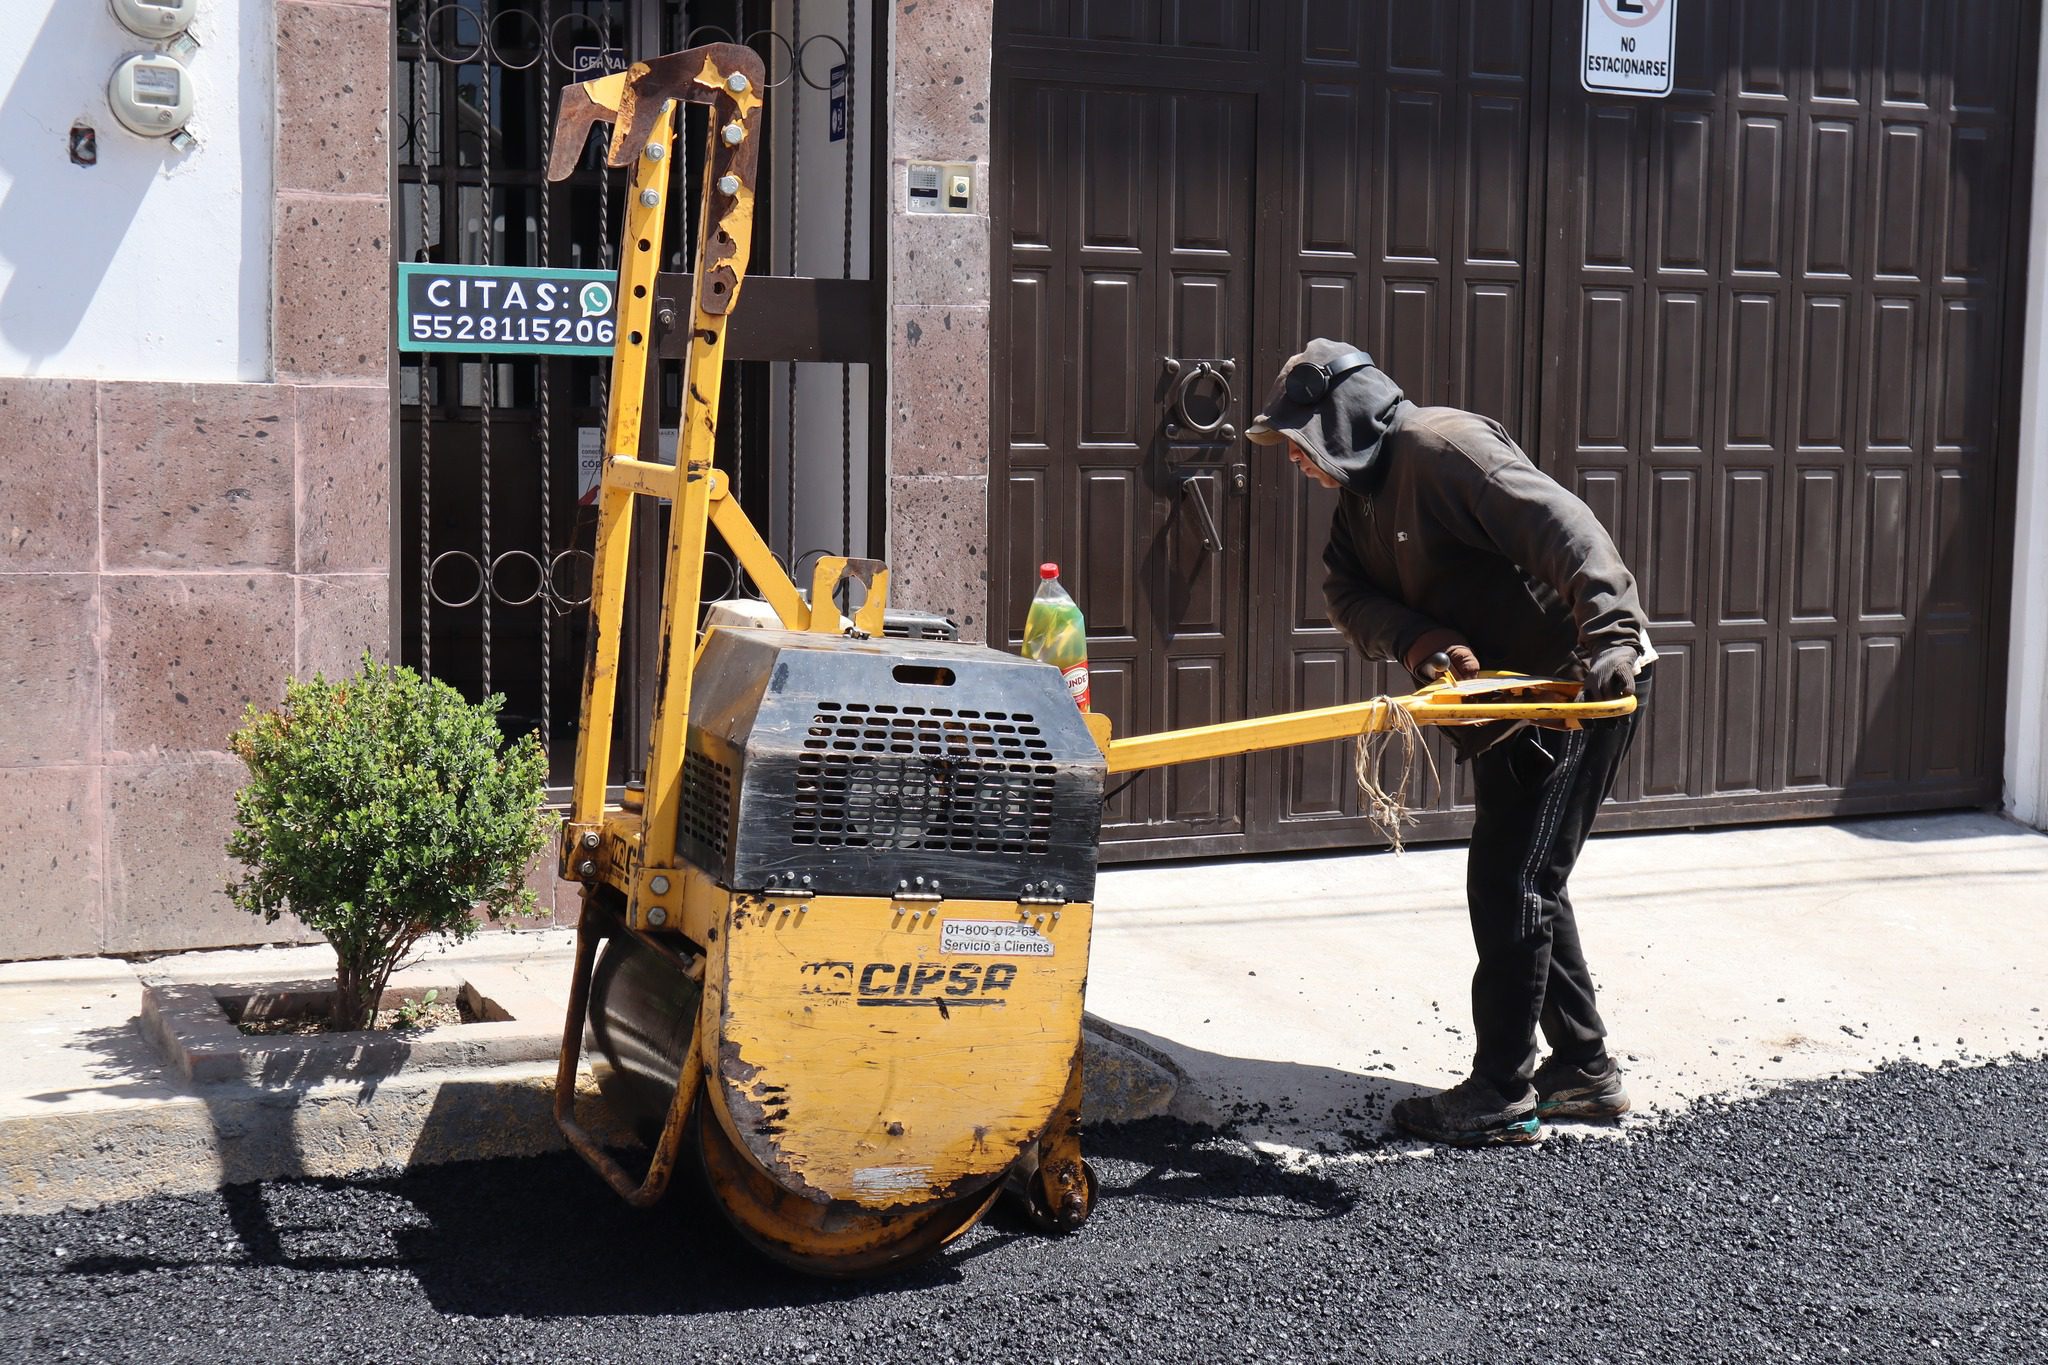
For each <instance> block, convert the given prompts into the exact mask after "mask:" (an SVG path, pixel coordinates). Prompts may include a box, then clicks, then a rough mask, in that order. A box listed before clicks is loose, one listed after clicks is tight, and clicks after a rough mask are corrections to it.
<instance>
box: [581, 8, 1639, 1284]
mask: <svg viewBox="0 0 2048 1365" xmlns="http://www.w3.org/2000/svg"><path fill="white" fill-rule="evenodd" d="M763 93H764V81H763V71H762V63H761V59H760V58H759V57H758V56H757V55H756V54H755V53H753V52H751V51H750V50H748V49H747V48H745V47H741V46H737V45H732V44H716V45H712V46H707V47H698V48H692V49H690V50H689V51H686V52H678V53H674V54H671V55H668V56H664V57H658V58H655V59H653V60H651V61H647V62H642V63H638V64H636V65H634V66H633V67H631V68H630V69H629V70H627V71H625V72H623V73H620V74H616V75H611V76H607V77H604V78H602V79H599V80H594V81H589V82H585V83H583V84H581V85H576V86H571V87H569V88H568V89H566V90H565V91H564V92H563V97H562V107H561V114H560V118H559V120H558V125H557V126H558V133H557V138H556V145H555V146H554V148H553V149H552V153H551V164H550V168H549V174H550V175H551V176H553V177H555V178H557V179H560V178H561V177H562V176H564V175H566V174H568V172H569V171H570V170H571V169H573V168H574V165H575V163H576V161H577V160H578V159H579V158H580V156H581V155H582V151H583V146H584V142H585V138H586V136H587V133H588V130H589V128H590V126H591V125H592V124H594V123H598V122H609V123H611V124H612V132H611V142H610V154H609V160H610V164H611V165H613V166H616V167H628V166H630V167H631V168H632V171H633V175H632V192H631V194H630V195H629V197H628V198H627V201H626V210H625V231H624V234H623V236H622V239H621V241H622V246H623V252H622V255H623V258H624V259H623V263H622V266H621V270H620V278H619V300H620V317H619V323H618V333H617V345H616V349H615V351H614V354H613V360H612V374H611V384H610V398H609V404H610V407H609V412H608V418H607V426H606V433H605V446H604V465H603V476H602V484H601V492H600V495H599V518H598V526H597V543H596V549H595V564H594V567H593V569H592V584H591V599H590V611H591V620H590V650H589V657H588V660H587V665H586V675H585V679H584V693H583V711H582V728H581V733H580V743H579V747H578V750H577V754H576V766H575V779H574V782H575V785H574V794H573V797H572V805H571V809H570V813H569V819H568V821H567V822H566V824H565V826H564V834H563V842H562V865H561V867H562V875H563V876H564V877H567V878H570V879H573V880H576V881H579V882H581V883H582V885H583V888H584V892H583V910H582V919H581V922H580V925H579V927H578V929H577V951H576V965H575V980H574V982H573V984H572V989H571V993H570V1003H569V1013H568V1020H567V1023H566V1025H565V1027H564V1030H563V1035H562V1052H561V1060H560V1068H559V1071H558V1074H557V1080H556V1097H555V1114H556V1119H557V1121H558V1122H559V1123H560V1125H561V1128H562V1131H563V1133H564V1134H565V1136H566V1137H567V1138H568V1140H569V1142H570V1144H571V1145H572V1146H573V1147H574V1148H575V1149H576V1150H577V1151H578V1152H579V1153H581V1154H582V1155H583V1157H584V1158H585V1159H586V1160H588V1161H589V1162H590V1164H591V1165H592V1166H594V1167H595V1168H596V1169H597V1170H598V1171H599V1172H600V1173H601V1174H602V1175H603V1176H604V1177H605V1179H606V1180H607V1181H609V1182H610V1184H611V1185H612V1186H613V1188H614V1189H616V1190H617V1191H618V1192H619V1194H620V1195H622V1196H623V1197H625V1198H626V1199H627V1200H629V1201H630V1202H632V1203H634V1204H638V1205H648V1204H652V1203H654V1202H655V1201H656V1200H658V1199H660V1198H661V1197H662V1195H663V1193H664V1191H665V1190H666V1189H667V1187H668V1184H669V1181H670V1178H671V1176H672V1175H673V1173H674V1172H675V1169H676V1166H677V1163H678V1162H679V1161H685V1160H687V1161H688V1162H690V1163H691V1164H693V1165H695V1166H697V1167H699V1168H700V1169H701V1173H702V1175H703V1177H704V1180H705V1183H706V1185H707V1187H708V1190H709V1192H710V1195H711V1197H712V1199H713V1200H714V1201H715V1202H716V1203H717V1204H718V1205H719V1206H720V1207H721V1208H722V1209H723V1210H724V1211H725V1212H726V1214H727V1215H729V1216H730V1218H731V1220H732V1222H733V1224H734V1225H735V1226H736V1227H737V1228H738V1229H739V1231H740V1233H741V1234H742V1235H743V1236H745V1237H746V1238H747V1239H748V1240H749V1241H751V1242H752V1243H753V1244H755V1245H756V1246H758V1247H760V1248H761V1249H762V1250H763V1251H765V1252H767V1253H768V1254H769V1255H771V1256H773V1257H776V1258H778V1259H780V1260H782V1261H785V1262H787V1263H789V1264H791V1265H793V1266H796V1267H798V1268H801V1269H803V1270H807V1271H811V1272H816V1273H821V1274H826V1275H862V1274H871V1273H875V1272H878V1271H882V1270H885V1269H888V1268H889V1267H892V1266H896V1265H901V1264H904V1263H906V1262H909V1261H911V1260H914V1259H916V1258H918V1257H921V1256H924V1255H927V1254H929V1253H931V1252H932V1251H934V1250H936V1249H937V1248H939V1247H941V1246H943V1245H944V1244H945V1243H946V1242H947V1241H949V1240H951V1239H952V1238H954V1237H957V1236H958V1235H960V1234H961V1233H962V1232H964V1231H966V1230H967V1229H968V1228H970V1227H972V1226H973V1225H974V1223H975V1221H976V1220H977V1219H979V1218H980V1217H981V1216H982V1214H983V1212H984V1211H986V1210H987V1208H988V1207H989V1205H990V1204H991V1203H992V1202H993V1201H994V1200H995V1198H996V1197H997V1196H998V1195H999V1194H1000V1193H1002V1192H1003V1191H1005V1190H1008V1191H1010V1192H1011V1193H1012V1194H1013V1195H1014V1196H1016V1197H1017V1198H1018V1199H1019V1200H1020V1201H1021V1203H1022V1205H1023V1207H1024V1208H1025V1209H1026V1210H1027V1211H1028V1212H1029V1213H1030V1214H1031V1215H1032V1216H1033V1217H1034V1218H1035V1219H1036V1220H1037V1221H1038V1222H1039V1223H1040V1224H1041V1225H1042V1226H1044V1227H1046V1228H1048V1229H1050V1230H1055V1231H1063V1230H1069V1229H1072V1228H1075V1227H1077V1226H1079V1225H1080V1224H1081V1223H1082V1222H1083V1221H1084V1220H1085V1219H1086V1218H1087V1217H1088V1215H1089V1211H1090V1209H1091V1207H1092V1205H1093V1203H1094V1199H1095V1182H1094V1177H1093V1175H1092V1174H1091V1172H1090V1171H1089V1169H1088V1166H1087V1163H1086V1162H1085V1161H1084V1160H1083V1159H1082V1155H1081V1147H1080V1141H1079V1132H1078V1125H1079V1117H1080V1107H1081V1064H1082V1055H1081V1053H1082V1048H1081V1011H1082V993H1083V989H1084V987H1085V985H1086V982H1087V975H1088V948H1089V935H1090V931H1091V928H1092V925H1093V920H1094V913H1095V906H1094V900H1095V865H1096V852H1097V844H1098V839H1099V836H1100V829H1101V815H1102V800H1103V786H1104V781H1105V778H1106V777H1107V776H1108V775H1110V774H1113V773H1119V772H1127V771H1135V770H1138V769H1142V768H1148V767H1155V766H1159V765H1162V764H1169V763H1179V762H1187V761H1192V760H1198V759H1205V758H1214V757H1219V756H1223V755H1228V754H1239V753H1245V752H1249V751H1251V750H1254V749H1267V748H1276V747H1280V746H1283V745H1290V744H1303V743H1310V742H1313V741H1319V740H1329V739H1335V738H1342V737H1346V736H1354V735H1360V734H1365V733H1368V732H1373V731H1383V730H1387V729H1390V728H1393V727H1394V726H1395V725H1396V724H1397V723H1399V724H1401V725H1403V726H1406V724H1407V720H1413V721H1415V722H1417V723H1420V724H1465V723H1477V722H1483V721H1491V720H1500V719H1517V720H1533V721H1537V722H1539V723H1549V724H1558V725H1574V724H1577V723H1578V722H1579V721H1581V720H1585V719H1594V718H1600V717H1606V716H1613V715H1617V714H1622V713H1625V712H1626V711H1627V710H1628V709H1630V708H1631V707H1633V705H1634V700H1633V698H1629V699H1625V700H1624V701H1621V702H1611V703H1575V702H1572V701H1571V700H1570V699H1571V698H1572V697H1573V696H1575V695H1576V693H1577V685H1576V684H1575V683H1570V682H1559V681H1556V680H1543V679H1526V678H1523V679H1512V678H1501V679H1497V680H1494V681H1492V682H1490V683H1486V684H1484V685H1482V686H1480V687H1477V688H1475V687H1474V685H1473V684H1471V683H1466V684H1462V685H1460V686H1458V687H1443V688H1428V689H1424V690H1423V691H1421V692H1419V693H1416V694H1414V695H1411V696H1405V697H1394V698H1379V699H1376V700H1374V701H1370V702H1363V703H1360V704H1357V705H1352V706H1339V707H1331V708H1326V709H1324V710H1320V711H1310V712H1300V713H1296V714H1293V715H1285V716H1276V717H1269V718H1265V719H1260V720H1248V721H1239V722H1233V723H1230V724H1225V725H1218V726H1210V727H1206V728H1203V729H1197V730H1185V731H1178V732H1174V733H1169V734H1157V735H1147V736H1141V737H1137V738H1126V739H1118V740H1112V739H1111V737H1110V734H1109V726H1108V724H1107V722H1106V719H1105V718H1104V717H1102V716H1099V715H1084V714H1083V713H1082V712H1081V711H1080V710H1079V709H1077V707H1076V706H1075V704H1074V701H1073V699H1072V698H1071V696H1070V694H1069V692H1068V690H1067V686H1066V683H1065V681H1064V680H1063V679H1062V677H1061V676H1060V673H1059V671H1058V670H1056V669H1054V668H1052V667H1051V666H1049V665H1046V664H1042V663H1037V662H1033V661H1029V660H1025V659H1020V658H1017V657H1015V656H1012V655H1009V654H1005V653H1003V652H1001V651H998V650H995V649H991V648H985V647H983V646H979V645H966V644H960V643H957V642H956V641H952V640H947V639H933V638H920V637H923V636H928V635H930V634H931V633H932V631H931V629H930V618H924V619H922V620H920V619H918V618H915V617H912V616H911V615H910V614H907V613H902V614H899V613H892V612H891V611H890V610H889V609H888V607H887V594H888V579H889V573H888V569H887V568H886V567H884V566H883V565H882V564H880V563H878V562H875V561H872V560H858V559H846V558H837V557H828V558H825V559H822V560H821V561H820V562H819V563H818V564H817V565H816V570H815V573H814V575H813V577H812V580H811V582H810V584H809V592H808V595H806V594H804V593H803V592H800V591H799V590H798V588H797V587H796V585H795V584H794V583H793V582H792V581H791V579H790V577H789V575H788V574H787V573H785V571H784V570H783V568H782V567H781V565H780V563H779V562H778V561H777V559H776V558H775V556H774V555H773V554H772V553H771V552H770V551H769V549H768V547H767V545H766V544H765V543H764V542H763V541H762V539H761V537H760V535H759V534H758V533H757V532H756V530H755V529H754V527H753V526H752V525H751V524H750V523H749V522H748V520H747V517H746V515H745V513H744V512H743V511H742V510H741V508H740V505H739V503H738V502H737V501H736V500H735V499H734V497H733V496H732V494H731V489H730V487H729V486H728V484H727V482H726V478H725V475H724V474H723V473H722V472H721V471H719V470H718V469H717V468H715V467H714V465H713V459H712V456H713V438H714V435H715V432H716V423H717V417H718V403H719V381H720V378H721V376H722V374H723V371H724V361H725V338H726V327H727V323H728V321H729V319H730V318H731V316H732V311H733V309H734V308H735V307H736V306H737V305H738V303H739V299H740V294H741V284H742V281H743V280H744V278H745V275H746V267H747V258H748V248H749V246H750V244H751V243H752V241H753V236H754V231H753V208H754V192H755V175H756V167H757V163H758V157H757V150H758V143H759V138H760V134H761V128H762V122H761V109H762V96H763ZM689 103H695V104H703V105H709V106H710V118H709V122H708V139H707V148H706V152H705V175H704V181H703V185H702V201H701V213H700V214H699V215H698V217H697V223H698V225H699V235H698V240H697V243H696V252H695V256H694V261H695V273H694V275H693V276H692V277H691V285H690V288H691V293H692V297H691V298H690V299H689V300H688V303H687V308H686V309H685V308H682V307H678V309H677V311H678V313H679V314H685V313H686V315H687V316H686V325H687V326H688V328H689V336H690V344H689V352H688V358H687V360H686V361H685V362H684V371H685V373H684V383H683V393H684V395H685V398H684V403H683V411H682V419H681V430H680V435H679V440H678V446H677V452H676V462H675V464H673V465H669V464H665V463H660V462H657V461H650V460H643V459H640V458H636V455H635V452H638V451H639V450H640V428H641V422H642V401H643V394H644V392H645V389H646V384H645V380H646V375H647V365H648V357H649V353H650V351H651V349H652V344H653V321H654V316H655V313H654V309H655V304H656V299H655V292H654V291H655V287H656V273H657V264H658V262H659V261H660V259H661V255H662V228H663V222H664V219H665V217H666V211H667V200H668V197H669V188H670V184H671V176H672V169H671V168H672V167H674V165H675V163H676V158H675V156H674V155H673V154H672V153H673V152H674V150H675V147H674V144H675V138H676V130H677V126H678V122H679V118H680V111H681V106H682V105H684V104H689ZM677 325H685V319H683V318H680V317H679V319H678V324H677ZM636 497H656V498H665V499H669V500H670V501H671V504H672V512H671V515H670V517H669V521H668V544H667V547H666V557H665V567H664V572H663V582H662V584H661V607H660V623H661V624H660V634H659V640H660V646H659V669H658V678H657V681H656V683H655V686H654V697H653V716H652V732H651V739H650V743H649V752H648V755H647V759H646V765H645V781H644V784H639V783H634V784H628V785H627V786H626V787H625V788H624V791H623V799H622V800H620V801H619V803H618V804H617V805H608V804H607V802H606V777H607V772H608V769H609V765H610V761H611V737H612V730H613V723H614V719H615V715H614V706H615V700H616V693H617V687H616V684H617V680H618V667H619V635H620V628H621V624H622V620H623V616H624V600H625V596H624V595H625V586H626V585H625V571H626V565H627V558H628V557H627V549H628V535H629V528H630V526H631V523H632V517H631V516H630V512H631V508H632V504H633V499H634V498H636ZM714 529H715V530H716V531H717V532H718V534H719V536H720V537H721V538H722V539H723V541H724V543H725V545H726V547H727V548H728V549H729V550H730V551H731V553H732V555H733V557H734V559H735V560H736V561H737V562H738V564H739V567H740V569H741V570H742V572H743V573H744V574H745V576H746V579H747V580H749V581H751V583H753V584H754V585H755V586H756V588H757V589H758V592H759V594H760V598H761V603H760V604H758V605H757V606H756V608H755V610H754V611H753V612H752V614H751V615H750V614H749V613H748V612H746V611H737V612H736V611H734V610H733V609H732V608H731V607H730V606H729V605H721V606H719V607H718V608H716V609H714V610H713V611H712V612H711V613H710V614H709V615H708V616H707V615H706V614H705V604H704V602H703V601H702V592H701V587H702V577H703V566H704V558H705V553H706V549H707V544H706V541H707V537H708V535H709V533H710V531H712V530H714ZM856 584H857V585H858V586H859V587H860V589H861V590H862V591H861V592H860V593H859V594H856V593H855V592H854V585H856ZM842 585H843V586H844V587H845V595H846V598H847V610H848V611H850V613H851V615H850V617H849V616H848V615H846V614H842V608H841V606H840V604H839V602H838V600H837V599H838V597H839V594H840V590H841V588H842ZM1404 717H1405V718H1406V719H1403V718H1404ZM1407 728H1409V729H1410V731H1411V732H1412V727H1407ZM586 1035H587V1036H588V1038H589V1039H590V1042H591V1045H592V1046H593V1048H594V1050H595V1051H596V1053H597V1054H598V1055H599V1059H600V1064H598V1065H596V1066H595V1067H594V1070H595V1071H596V1072H597V1074H598V1078H599V1083H600V1086H601V1087H602V1089H603V1091H604V1093H605V1096H606V1098H607V1100H608V1101H609V1103H610V1104H611V1106H612V1107H613V1108H614V1109H615V1110H616V1111H618V1112H619V1113H620V1114H622V1115H623V1116H624V1117H625V1118H626V1119H627V1120H628V1121H630V1122H634V1123H637V1124H638V1125H639V1127H640V1129H641V1132H642V1136H643V1137H644V1139H645V1141H646V1144H647V1147H648V1149H649V1152H650V1157H649V1159H648V1161H647V1164H646V1166H645V1169H644V1171H643V1172H641V1173H640V1174H637V1175H636V1174H633V1173H630V1172H629V1171H628V1170H627V1169H626V1168H625V1166H624V1165H622V1164H621V1162H620V1160H619V1159H618V1158H616V1157H615V1156H614V1155H612V1153H611V1152H610V1151H608V1150H607V1149H606V1148H605V1147H604V1146H602V1145H601V1144H600V1143H599V1142H597V1141H596V1140H595V1139H594V1138H593V1137H592V1136H591V1134H590V1133H589V1132H587V1131H586V1130H585V1129H584V1128H583V1127H582V1126H581V1125H580V1124H579V1123H578V1121H577V1118H576V1114H575V1107H574V1102H575V1097H576V1081H577V1072H578V1067H579V1063H580V1058H581V1054H582V1051H583V1048H584V1045H585V1039H586ZM635 1164H637V1162H636V1163H635Z"/></svg>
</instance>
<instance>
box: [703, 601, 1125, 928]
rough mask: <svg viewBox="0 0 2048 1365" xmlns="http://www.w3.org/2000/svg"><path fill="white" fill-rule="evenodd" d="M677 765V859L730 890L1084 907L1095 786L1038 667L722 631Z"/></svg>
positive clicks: (1072, 726) (1056, 691)
mask: <svg viewBox="0 0 2048 1365" xmlns="http://www.w3.org/2000/svg"><path fill="white" fill-rule="evenodd" d="M686 750H687V752H686V754H685V758H684V764H683V797H682V819H681V828H680V829H679V830H678V839H679V845H680V847H681V848H682V849H683V851H684V853H685V855H686V856H687V857H689V858H690V860H691V861H692V862H695V863H696V864H697V865H698V866H700V867H702V868H704V869H706V870H707V871H710V872H711V873H712V874H713V875H714V876H715V877H716V878H717V880H718V881H719V882H720V884H722V885H723V886H725V887H727V888H728V889H730V890H735V891H761V890H765V889H768V888H769V887H770V886H771V885H775V886H786V885H799V886H801V885H805V882H804V879H806V878H808V879H809V881H808V889H810V890H811V891H814V892H816V893H819V894H827V895H856V896H890V895H895V894H898V892H899V891H901V890H903V889H905V888H908V889H911V890H927V891H929V890H931V889H933V888H936V889H937V890H938V891H939V892H940V893H941V894H943V895H944V896H945V897H946V898H947V899H949V900H955V899H987V900H1016V899H1020V898H1023V897H1026V896H1030V897H1032V898H1034V899H1037V898H1049V897H1054V896H1057V897H1059V898H1061V899H1064V900H1071V901H1085V900H1092V899H1093V898H1094V895H1095V857H1096V848H1097V844H1098V841H1099V839H1100V836H1101V828H1102V784H1103V776H1104V773H1105V771H1106V767H1105V765H1104V762H1103V758H1102V753H1101V751H1100V750H1099V749H1098V748H1097V747H1096V745H1095V741H1094V739H1093V738H1092V737H1091V736H1090V735H1089V733H1088V728H1087V726H1086V724H1085V723H1084V722H1083V721H1082V719H1081V715H1080V712H1079V711H1078V710H1077V709H1076V708H1075V706H1074V703H1073V700H1072V698H1071V697H1070V696H1069V694H1068V692H1067V688H1066V683H1065V682H1064V680H1062V679H1061V677H1060V674H1059V671H1058V670H1057V669H1054V668H1051V667H1049V666H1048V665H1045V664H1041V663H1036V662H1033V661H1031V660H1028V659H1020V658H1018V657H1016V656H1015V655H1011V654H1005V653H1002V652H1001V651H999V650H994V649H989V648H987V647H985V646H981V645H962V644H952V643H947V642H942V641H929V640H896V639H853V638H849V637H844V636H834V635H817V634H806V633H798V632H793V631H781V630H747V629H735V630H716V631H713V632H712V634H711V637H710V639H709V641H708V643H707V644H706V645H705V648H704V653H703V657H702V658H701V659H700V661H699V663H698V666H697V670H696V675H695V678H694V679H693V681H692V687H691V702H690V728H689V737H688V740H687V743H686ZM919 878H923V882H922V883H920V882H919V881H918V879H919Z"/></svg>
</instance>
